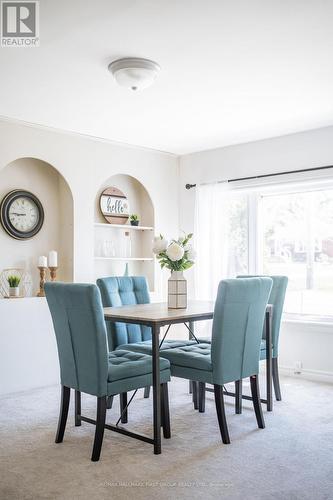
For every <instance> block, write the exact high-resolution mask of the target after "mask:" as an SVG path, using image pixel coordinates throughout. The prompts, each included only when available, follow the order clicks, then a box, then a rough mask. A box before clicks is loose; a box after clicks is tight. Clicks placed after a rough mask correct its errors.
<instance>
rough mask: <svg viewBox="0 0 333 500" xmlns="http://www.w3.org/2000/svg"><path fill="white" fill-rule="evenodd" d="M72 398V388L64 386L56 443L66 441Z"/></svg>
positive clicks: (62, 388)
mask: <svg viewBox="0 0 333 500" xmlns="http://www.w3.org/2000/svg"><path fill="white" fill-rule="evenodd" d="M70 397H71V390H70V388H69V387H66V386H64V385H62V386H61V403H60V413H59V420H58V429H57V434H56V438H55V442H56V443H62V440H63V439H64V433H65V428H66V422H67V416H68V408H69V400H70Z"/></svg>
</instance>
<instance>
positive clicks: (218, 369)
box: [211, 278, 272, 384]
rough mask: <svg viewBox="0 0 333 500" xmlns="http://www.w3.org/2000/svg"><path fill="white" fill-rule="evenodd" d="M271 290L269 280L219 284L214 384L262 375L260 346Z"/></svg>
mask: <svg viewBox="0 0 333 500" xmlns="http://www.w3.org/2000/svg"><path fill="white" fill-rule="evenodd" d="M271 288H272V280H271V279H270V278H252V279H248V278H247V279H228V280H222V281H221V282H220V284H219V288H218V292H217V298H216V302H215V309H214V319H213V332H212V351H211V357H212V365H213V379H214V383H216V384H224V383H227V382H231V381H234V380H240V379H242V378H245V377H249V376H251V375H255V374H257V373H258V372H259V356H260V342H261V336H262V328H263V324H264V317H265V310H266V305H267V302H268V297H269V294H270V291H271Z"/></svg>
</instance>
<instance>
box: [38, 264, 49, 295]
mask: <svg viewBox="0 0 333 500" xmlns="http://www.w3.org/2000/svg"><path fill="white" fill-rule="evenodd" d="M38 269H39V276H40V278H39V292H38V293H37V297H45V291H44V285H45V281H46V269H47V267H41V266H38Z"/></svg>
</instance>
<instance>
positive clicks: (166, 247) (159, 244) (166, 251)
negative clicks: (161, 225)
mask: <svg viewBox="0 0 333 500" xmlns="http://www.w3.org/2000/svg"><path fill="white" fill-rule="evenodd" d="M192 236H193V234H192V233H189V234H185V235H184V236H180V237H179V238H178V240H171V241H170V242H168V240H166V239H165V238H164V236H163V235H162V234H160V235H159V236H157V237H155V238H154V246H153V252H154V253H155V254H156V258H157V260H158V261H159V263H160V266H161V268H162V269H163V268H164V267H166V268H167V269H170V271H185V270H186V269H190V267H192V266H193V264H194V259H195V252H194V250H193V247H192V245H191V244H190V243H189V241H190V240H191V238H192Z"/></svg>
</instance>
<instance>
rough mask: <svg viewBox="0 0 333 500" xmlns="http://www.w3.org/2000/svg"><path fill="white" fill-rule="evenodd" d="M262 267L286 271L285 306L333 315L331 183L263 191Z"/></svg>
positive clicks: (266, 270) (291, 310)
mask: <svg viewBox="0 0 333 500" xmlns="http://www.w3.org/2000/svg"><path fill="white" fill-rule="evenodd" d="M261 211H262V214H263V224H262V237H263V254H262V269H263V272H264V273H265V274H285V275H287V276H288V277H289V284H288V293H287V296H286V302H285V312H288V313H298V314H313V315H321V316H325V315H333V189H329V190H319V191H303V192H297V193H288V194H276V195H275V194H273V195H264V196H262V199H261Z"/></svg>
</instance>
